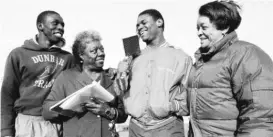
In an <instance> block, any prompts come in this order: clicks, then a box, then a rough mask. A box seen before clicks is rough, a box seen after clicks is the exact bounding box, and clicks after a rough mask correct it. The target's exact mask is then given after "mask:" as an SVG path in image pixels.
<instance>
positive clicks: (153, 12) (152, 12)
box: [138, 9, 165, 30]
mask: <svg viewBox="0 0 273 137" xmlns="http://www.w3.org/2000/svg"><path fill="white" fill-rule="evenodd" d="M145 14H148V15H150V16H152V18H153V19H154V21H156V20H158V19H162V21H163V24H162V29H163V30H164V28H165V21H164V18H163V16H162V14H161V13H160V12H159V11H158V10H156V9H147V10H144V11H142V12H141V13H139V15H138V16H141V15H145Z"/></svg>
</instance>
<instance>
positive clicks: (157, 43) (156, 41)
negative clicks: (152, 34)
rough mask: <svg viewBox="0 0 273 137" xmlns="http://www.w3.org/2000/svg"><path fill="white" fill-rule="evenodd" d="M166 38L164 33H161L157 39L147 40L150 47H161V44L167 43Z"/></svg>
mask: <svg viewBox="0 0 273 137" xmlns="http://www.w3.org/2000/svg"><path fill="white" fill-rule="evenodd" d="M165 42H166V40H165V38H164V36H163V34H161V35H159V36H157V37H156V39H154V40H152V41H150V42H146V44H147V46H148V47H151V48H152V47H159V46H160V45H162V44H163V43H165Z"/></svg>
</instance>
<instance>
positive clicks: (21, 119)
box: [1, 11, 73, 137]
mask: <svg viewBox="0 0 273 137" xmlns="http://www.w3.org/2000/svg"><path fill="white" fill-rule="evenodd" d="M36 25H37V29H38V31H39V33H38V35H36V36H35V37H34V38H33V39H29V40H26V41H25V42H24V44H23V46H21V47H18V48H15V49H14V50H12V51H11V52H10V54H9V56H8V58H7V62H6V66H5V73H4V79H3V83H2V89H1V136H2V137H7V136H9V137H13V136H19V137H21V136H24V137H56V136H60V133H58V132H57V129H58V128H59V125H58V124H57V123H56V124H55V123H51V122H49V121H45V120H44V119H43V117H42V116H41V112H42V104H43V101H44V99H45V98H46V96H47V95H48V94H49V92H50V90H51V87H52V85H53V83H54V80H55V78H56V77H57V75H58V74H59V73H60V72H61V71H63V70H64V69H67V68H70V67H71V66H72V65H73V57H72V55H71V54H70V53H69V52H66V51H64V50H62V49H61V47H62V46H64V44H65V40H64V39H63V38H62V36H63V33H64V22H63V19H62V17H61V16H60V15H59V14H58V13H57V12H55V11H44V12H42V13H40V14H39V15H38V18H37V22H36Z"/></svg>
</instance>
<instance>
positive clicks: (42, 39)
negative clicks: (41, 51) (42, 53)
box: [36, 33, 53, 48]
mask: <svg viewBox="0 0 273 137" xmlns="http://www.w3.org/2000/svg"><path fill="white" fill-rule="evenodd" d="M36 40H37V42H38V43H39V45H40V46H42V47H43V48H50V47H51V46H52V45H53V44H52V43H51V42H50V41H49V40H48V38H47V37H46V36H45V35H44V34H43V33H39V35H37V36H36Z"/></svg>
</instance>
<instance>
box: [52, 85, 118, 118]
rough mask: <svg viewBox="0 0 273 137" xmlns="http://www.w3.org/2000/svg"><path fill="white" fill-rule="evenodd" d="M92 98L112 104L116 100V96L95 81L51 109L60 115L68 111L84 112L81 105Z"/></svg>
mask: <svg viewBox="0 0 273 137" xmlns="http://www.w3.org/2000/svg"><path fill="white" fill-rule="evenodd" d="M90 98H96V99H98V100H100V101H102V102H110V101H112V100H113V99H114V96H113V95H112V94H111V93H109V92H108V91H107V90H106V89H104V88H103V87H102V86H101V85H100V84H99V83H98V82H96V81H93V82H92V83H91V84H89V85H86V86H85V87H83V88H81V89H79V90H78V91H76V92H74V93H73V94H71V95H69V96H67V97H66V98H64V99H63V100H61V101H59V102H58V103H56V104H55V105H53V106H51V107H50V108H49V109H50V110H51V111H56V112H59V113H65V112H67V110H69V111H74V112H82V111H83V107H82V105H81V104H83V103H84V102H85V101H86V100H89V99H90Z"/></svg>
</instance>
